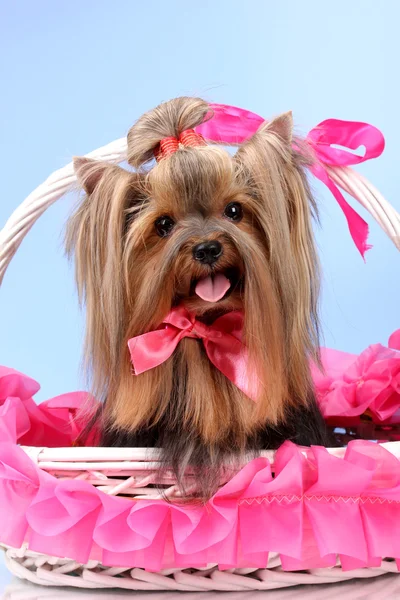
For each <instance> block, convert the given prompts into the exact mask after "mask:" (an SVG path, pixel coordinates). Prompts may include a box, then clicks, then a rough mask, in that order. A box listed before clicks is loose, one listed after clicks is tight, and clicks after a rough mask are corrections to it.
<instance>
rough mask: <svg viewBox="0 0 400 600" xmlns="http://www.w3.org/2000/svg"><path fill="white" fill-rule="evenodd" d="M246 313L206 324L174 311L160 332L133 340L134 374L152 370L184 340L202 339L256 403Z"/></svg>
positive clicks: (211, 356)
mask: <svg viewBox="0 0 400 600" xmlns="http://www.w3.org/2000/svg"><path fill="white" fill-rule="evenodd" d="M242 329H243V314H242V313H241V312H240V311H232V312H229V313H227V314H226V315H223V316H222V317H219V318H218V319H216V321H214V323H213V324H212V325H210V326H209V325H205V324H204V323H202V322H200V321H198V320H197V319H196V318H195V317H194V316H192V315H190V314H189V312H188V311H187V310H186V309H185V308H184V307H183V306H178V307H175V308H173V309H172V310H171V312H170V313H169V314H168V316H167V317H166V318H165V319H164V321H163V322H162V324H161V326H160V328H159V329H156V330H155V331H150V332H148V333H144V334H143V335H138V336H136V337H134V338H131V339H130V340H129V341H128V346H129V351H130V355H131V360H132V364H133V368H134V371H135V375H140V374H141V373H144V372H145V371H148V370H150V369H153V368H154V367H157V366H158V365H161V364H162V363H163V362H165V361H166V360H167V359H168V358H170V356H172V354H173V352H174V350H175V349H176V347H177V346H178V344H179V342H180V341H181V340H182V339H183V338H195V339H196V338H197V339H200V340H201V341H202V343H203V345H204V348H205V351H206V353H207V356H208V358H209V359H210V361H211V362H212V363H213V365H214V366H215V367H217V369H218V370H219V371H221V373H223V374H224V375H225V376H226V377H227V378H228V379H230V381H232V383H234V384H235V385H236V386H237V387H238V388H239V389H240V390H242V392H243V393H244V394H246V396H248V397H249V398H251V399H252V400H254V401H255V400H256V397H257V394H256V393H255V390H254V389H253V387H252V386H251V385H250V381H249V380H250V378H249V374H248V369H247V350H246V347H245V346H244V344H243V343H242Z"/></svg>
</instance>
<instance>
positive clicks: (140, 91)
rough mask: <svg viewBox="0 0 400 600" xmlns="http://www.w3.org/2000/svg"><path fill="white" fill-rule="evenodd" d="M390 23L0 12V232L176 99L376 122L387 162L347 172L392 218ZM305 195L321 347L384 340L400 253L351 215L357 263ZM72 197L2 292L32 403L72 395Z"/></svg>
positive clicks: (307, 117) (1, 356) (333, 214)
mask: <svg viewBox="0 0 400 600" xmlns="http://www.w3.org/2000/svg"><path fill="white" fill-rule="evenodd" d="M399 17H400V4H399V3H397V2H395V1H394V0H391V1H390V0H388V1H387V2H376V0H372V1H371V0H358V1H357V0H352V1H351V2H349V1H348V0H346V1H343V0H336V1H335V2H334V3H327V2H320V0H315V1H310V0H308V1H307V0H303V1H302V2H297V1H296V0H292V1H290V0H279V1H267V0H240V1H237V0H218V1H214V2H212V1H211V0H208V1H203V2H195V1H192V2H190V1H187V0H186V1H184V0H168V1H162V0H159V1H155V0H148V1H147V2H140V3H139V2H135V1H133V0H131V1H128V0H125V1H124V0H119V1H118V2H115V3H113V2H111V1H110V0H108V1H101V0H85V2H81V1H79V0H68V1H58V2H54V1H53V0H35V2H32V1H31V0H18V1H16V2H10V1H8V2H7V1H4V0H3V2H0V56H1V59H0V60H1V66H0V69H1V71H0V74H1V79H0V81H1V93H0V169H1V187H2V191H1V202H0V225H2V224H3V223H4V222H5V221H6V219H7V217H8V216H9V215H10V213H11V212H12V211H13V210H14V209H15V208H16V207H17V205H18V204H19V203H20V202H21V201H22V200H23V199H24V197H25V196H26V195H27V194H28V193H29V192H30V191H31V190H32V189H33V188H34V187H36V186H37V185H38V184H40V183H41V182H42V181H43V180H44V179H45V178H46V177H47V176H48V175H49V174H50V173H52V172H53V171H54V170H55V169H57V168H59V167H61V166H63V165H64V164H66V163H67V162H69V161H70V160H71V157H72V156H73V155H79V154H84V153H86V152H89V151H90V150H93V149H95V148H97V147H99V146H102V145H103V144H106V143H107V142H109V141H111V140H114V139H116V138H118V137H121V136H123V135H124V134H125V133H126V131H127V130H128V128H129V127H130V126H131V125H132V123H133V121H134V120H135V119H137V118H138V117H139V116H140V115H141V114H142V113H143V112H144V111H146V110H148V109H149V108H152V107H153V106H155V105H156V104H157V103H159V102H160V101H162V100H167V99H169V98H171V97H174V96H178V95H181V94H200V95H203V96H204V97H205V98H206V99H209V100H213V101H216V102H225V103H228V104H235V105H238V106H243V107H245V108H248V109H251V110H254V111H255V112H258V113H259V114H262V115H263V116H265V117H269V116H272V115H275V114H277V113H279V112H283V111H286V110H288V109H292V110H293V112H294V117H295V121H296V124H297V127H298V130H299V131H300V132H301V131H302V132H307V131H308V130H309V129H310V128H311V127H312V126H314V125H316V124H317V123H319V122H320V121H322V120H323V119H326V118H329V117H336V118H339V119H353V120H360V121H368V122H370V123H373V124H374V125H376V126H378V127H379V128H380V129H381V130H382V131H383V132H384V134H385V136H386V141H387V145H386V151H385V153H384V155H383V157H381V158H379V159H377V160H375V161H372V162H370V163H367V164H364V165H361V166H360V167H359V170H360V171H361V172H362V173H364V174H365V175H366V176H367V177H368V178H370V179H371V180H372V181H373V182H374V184H375V185H376V186H377V187H378V188H379V189H380V190H381V191H382V193H383V194H384V195H385V196H386V197H387V198H388V199H389V200H390V201H391V202H392V203H393V204H394V206H396V207H397V209H400V201H399V191H400V168H399V151H398V144H399V142H398V141H399V139H400V125H399V121H398V109H399V83H398V76H397V73H398V64H399V33H398V22H399ZM315 191H316V193H317V196H318V198H319V201H320V207H321V215H322V229H321V231H318V232H317V238H318V245H319V249H320V254H321V259H322V264H323V269H324V286H323V298H322V322H323V331H324V337H325V343H326V345H329V346H331V347H334V348H339V349H343V350H348V351H352V352H359V351H361V350H362V349H363V348H364V347H365V346H367V345H368V344H370V343H372V342H377V341H380V342H383V343H385V342H386V341H387V338H388V335H389V334H390V333H391V332H392V331H393V330H394V329H396V328H398V327H400V317H399V294H400V281H399V265H400V257H399V255H398V253H397V251H396V249H395V247H394V246H393V245H392V243H391V242H390V241H389V240H388V239H387V238H386V237H385V235H384V234H383V233H382V232H381V230H380V229H379V227H378V226H377V225H376V224H375V223H374V222H373V221H372V219H371V218H370V217H369V216H368V215H367V213H365V211H363V210H362V209H361V208H360V212H361V214H363V216H366V218H367V220H368V221H369V223H370V242H371V243H372V244H373V245H374V248H373V250H371V251H370V252H368V254H367V262H366V264H364V263H363V261H362V259H361V257H360V256H359V254H358V252H357V251H356V249H355V247H354V246H353V244H352V242H351V239H350V236H349V234H348V231H347V227H346V223H345V220H344V217H343V215H342V214H341V212H340V210H339V208H338V206H337V204H336V203H335V201H334V199H333V197H332V196H331V195H330V194H329V192H328V191H327V190H326V189H325V188H323V186H322V185H319V184H317V183H316V184H315ZM73 200H74V199H73V198H72V197H70V196H67V197H65V198H64V199H62V200H60V201H59V203H58V204H57V205H56V206H54V207H52V208H51V209H50V210H49V211H48V212H47V213H45V214H44V216H43V217H42V218H41V219H40V220H39V222H38V223H37V224H36V225H35V226H34V228H33V229H32V231H31V232H30V234H29V235H28V238H27V239H26V240H25V241H24V242H23V244H22V246H21V248H20V250H19V251H18V253H17V256H16V258H15V259H14V260H13V262H12V264H11V266H10V268H9V270H8V273H7V275H6V277H5V280H4V284H3V287H2V289H1V294H0V315H1V317H0V331H1V344H0V364H5V365H8V366H12V367H14V368H16V369H19V370H21V371H23V372H25V373H27V374H29V375H31V376H32V377H34V378H36V379H37V380H38V381H40V382H41V383H42V391H41V392H40V395H39V398H41V399H44V398H47V397H49V396H51V395H56V394H58V393H62V392H65V391H68V390H73V389H76V388H77V387H79V385H80V378H79V360H80V350H81V341H82V325H83V321H82V316H81V315H80V312H79V310H78V306H77V299H76V295H75V291H74V284H73V273H72V270H71V268H70V267H69V265H68V264H67V262H66V260H65V258H64V256H63V250H62V235H61V232H62V228H63V225H64V222H65V220H66V218H67V215H68V213H69V212H70V210H71V206H72V204H73Z"/></svg>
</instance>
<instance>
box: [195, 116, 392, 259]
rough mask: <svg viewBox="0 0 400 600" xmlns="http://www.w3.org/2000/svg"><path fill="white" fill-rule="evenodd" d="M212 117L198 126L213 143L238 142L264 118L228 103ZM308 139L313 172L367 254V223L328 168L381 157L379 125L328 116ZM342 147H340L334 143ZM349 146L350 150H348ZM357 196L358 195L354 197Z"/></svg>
mask: <svg viewBox="0 0 400 600" xmlns="http://www.w3.org/2000/svg"><path fill="white" fill-rule="evenodd" d="M210 108H211V110H212V111H213V117H212V118H211V119H210V120H209V121H206V122H205V123H202V124H201V125H199V126H198V127H196V131H197V132H198V133H201V135H203V137H205V138H206V139H208V140H212V141H214V142H219V143H226V144H234V145H239V144H242V143H243V142H245V141H246V140H247V139H248V138H249V137H250V136H252V135H253V134H254V133H255V132H256V131H257V129H258V128H259V127H260V125H261V124H262V123H263V122H264V119H263V118H262V117H260V116H259V115H256V114H255V113H252V112H250V111H248V110H244V109H242V108H237V107H235V106H227V105H225V104H210ZM306 139H307V141H308V143H309V144H310V146H311V147H312V148H313V150H314V153H315V156H316V159H317V161H316V162H315V163H314V164H313V165H312V167H311V172H312V173H313V175H315V177H317V178H318V179H320V180H321V181H322V182H323V183H324V184H325V185H326V186H327V187H328V188H329V190H330V191H331V192H332V194H333V195H334V197H335V198H336V200H337V202H338V204H339V206H340V208H341V209H342V211H343V213H344V215H345V217H346V220H347V224H348V227H349V230H350V235H351V237H352V238H353V241H354V243H355V245H356V246H357V248H358V250H359V252H360V253H361V255H362V256H363V257H364V254H365V252H366V250H368V249H369V248H370V246H368V244H367V238H368V225H367V223H366V222H365V221H364V219H362V218H361V217H360V215H359V214H358V213H357V212H356V211H355V210H354V209H353V208H352V207H351V206H350V205H349V204H348V202H347V201H346V200H345V198H344V196H343V194H342V192H341V191H340V189H339V188H338V186H337V185H336V183H335V182H334V181H333V180H332V179H331V177H330V175H329V172H328V169H327V167H329V166H333V167H335V166H346V165H355V164H358V163H361V162H364V161H366V160H369V159H370V158H376V157H377V156H380V155H381V154H382V152H383V150H384V147H385V139H384V137H383V135H382V133H381V132H380V131H379V129H377V128H376V127H373V126H372V125H368V124H367V123H359V122H357V121H340V120H337V119H328V120H326V121H323V122H322V123H320V124H319V125H317V126H316V127H314V129H312V130H311V131H310V133H309V134H308V135H307V138H306ZM335 145H336V146H342V148H341V149H339V148H334V146H335ZM360 146H364V147H365V154H364V155H363V156H360V155H358V154H353V153H352V152H351V150H357V149H358V148H360ZM346 148H348V149H349V150H350V151H349V150H347V149H346ZM354 198H356V200H357V197H356V196H354Z"/></svg>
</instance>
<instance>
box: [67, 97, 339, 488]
mask: <svg viewBox="0 0 400 600" xmlns="http://www.w3.org/2000/svg"><path fill="white" fill-rule="evenodd" d="M207 113H208V105H207V104H206V103H205V102H203V101H202V100H200V99H192V98H179V99H176V100H173V101H171V102H169V103H165V104H163V105H161V106H160V107H157V109H155V110H154V111H151V112H150V113H147V114H146V115H145V116H144V117H142V118H141V119H140V120H139V121H138V123H137V124H136V125H134V126H133V128H132V129H131V131H130V133H129V135H128V144H129V146H128V160H129V161H130V163H131V165H132V166H133V167H134V168H135V169H136V171H135V172H129V171H126V170H124V169H121V168H119V167H116V166H110V165H106V164H104V163H97V162H95V161H89V160H88V159H77V161H76V172H77V175H78V178H79V180H80V182H81V184H82V186H83V188H84V189H85V191H86V196H85V198H84V200H83V202H82V203H81V205H80V206H79V207H78V209H77V211H76V213H75V214H74V215H73V216H72V218H71V220H70V223H69V226H68V230H67V249H68V252H69V253H70V254H71V255H72V254H74V255H75V262H76V276H77V283H78V289H79V291H80V295H81V299H82V301H83V302H84V303H85V305H86V315H87V328H86V343H85V355H86V364H87V367H88V371H89V372H90V374H91V382H92V391H93V393H94V394H95V395H96V396H97V397H98V398H99V399H101V400H102V401H103V406H102V408H101V409H100V410H99V411H98V413H97V415H95V416H94V417H93V418H92V420H91V421H90V422H89V425H88V428H87V430H86V433H88V431H89V429H90V427H91V426H92V425H95V421H96V420H97V425H100V428H101V431H102V435H101V440H100V443H101V444H103V445H129V446H137V445H143V446H156V447H161V448H163V463H164V465H168V466H172V468H173V469H174V471H175V473H176V475H177V476H178V479H179V481H180V483H181V485H182V487H184V486H185V477H184V472H185V469H186V467H189V468H191V469H194V472H195V474H196V476H197V480H198V481H199V482H200V484H201V489H202V494H204V497H208V496H209V495H210V494H211V493H213V491H215V489H216V486H217V485H218V480H219V475H220V472H221V468H222V466H223V465H224V464H225V465H226V464H228V463H230V464H233V463H235V464H239V463H240V462H241V461H243V460H244V457H245V456H248V455H249V453H250V454H252V455H255V454H256V453H257V452H258V451H260V450H261V449H264V448H271V449H272V448H276V447H278V446H279V445H280V443H282V441H284V440H285V439H291V440H293V441H295V442H296V443H300V444H303V445H309V444H326V443H327V442H328V437H327V434H326V430H325V427H324V423H323V419H322V417H321V416H320V414H319V411H318V409H317V406H316V402H315V398H314V394H313V385H312V381H311V376H310V367H309V361H310V359H314V360H315V361H316V362H318V360H319V342H318V316H317V302H318V291H319V267H318V260H317V255H316V251H315V245H314V240H313V235H312V226H311V217H312V214H314V215H315V214H316V206H315V203H314V201H313V198H312V196H311V193H310V190H309V187H308V183H307V179H306V176H305V173H304V167H305V159H304V150H303V152H302V153H300V152H296V151H294V150H293V149H292V138H291V117H290V115H284V116H283V117H280V118H278V119H276V120H275V121H273V122H272V123H270V124H266V125H263V126H262V127H261V128H260V130H259V131H258V132H257V133H256V134H255V135H254V136H253V137H252V138H251V139H250V140H249V141H248V142H246V143H245V144H243V145H242V147H241V148H240V149H239V151H238V152H237V153H236V155H235V156H234V157H231V156H230V155H229V154H228V153H227V152H226V151H225V150H223V149H221V148H219V147H215V146H204V147H198V148H182V149H180V150H179V151H178V152H176V153H175V154H173V155H172V156H170V157H168V158H165V159H162V160H161V161H160V162H159V163H158V164H157V165H155V166H152V165H150V167H149V166H148V163H149V160H150V159H151V157H152V156H153V153H154V149H155V147H156V146H157V144H158V143H159V141H160V139H162V138H163V137H167V136H171V135H174V136H177V135H179V133H180V132H181V131H183V130H185V129H189V128H193V127H195V126H196V125H198V124H199V123H201V122H202V121H203V120H204V118H205V117H206V115H207ZM297 145H298V146H299V145H301V141H300V140H298V141H297ZM145 165H147V170H145V168H144V167H145ZM232 201H238V202H240V203H241V204H242V206H243V209H244V214H245V217H244V219H243V221H242V222H241V223H240V224H235V223H232V222H229V221H228V220H227V219H224V218H222V214H223V209H224V206H225V205H226V204H227V203H229V202H232ZM163 214H168V215H173V216H174V219H175V221H176V227H175V230H174V231H173V232H172V235H170V236H168V237H167V238H165V239H161V238H159V237H158V236H157V234H156V233H155V230H154V222H155V220H156V219H157V218H158V217H159V216H161V215H163ZM204 239H206V240H207V239H218V240H220V241H221V243H222V244H223V246H224V254H223V256H222V259H221V261H220V263H219V264H218V268H219V269H225V268H229V267H232V266H235V268H237V269H239V270H240V273H241V277H242V281H243V282H244V283H243V287H242V288H240V290H239V292H238V293H234V294H232V296H231V297H229V298H228V299H227V300H224V301H222V303H221V304H219V306H218V307H213V310H216V311H219V313H217V312H216V313H215V315H217V314H220V311H221V310H222V311H225V312H226V311H228V310H232V309H237V308H242V309H243V311H244V318H245V322H244V339H245V343H246V346H247V348H248V352H249V357H250V364H251V365H252V372H251V376H252V377H253V378H254V380H255V382H256V383H257V385H258V389H259V390H260V394H259V398H258V401H257V402H253V401H252V400H250V399H249V398H247V397H246V396H244V394H243V393H242V392H240V390H238V388H236V386H235V385H234V384H232V383H231V382H230V381H229V380H228V379H227V378H225V377H224V376H223V375H222V374H221V373H220V372H219V371H218V370H217V369H216V368H215V367H213V365H212V364H211V363H210V362H209V361H208V359H207V357H206V355H205V351H204V348H203V346H202V344H201V342H200V341H198V340H193V339H186V340H182V341H181V343H180V345H179V347H178V349H177V351H176V352H175V354H174V356H173V357H171V358H170V359H169V360H167V361H166V362H165V363H163V364H162V365H160V366H159V367H157V368H155V369H152V370H150V371H147V372H145V373H143V374H142V375H140V376H135V375H134V374H133V373H132V367H131V364H130V358H129V352H128V348H127V341H128V339H129V338H131V337H134V336H136V335H140V334H142V333H145V332H147V331H151V330H152V329H155V328H156V327H157V326H159V324H160V323H161V322H162V320H163V318H164V317H165V316H166V314H167V313H168V312H169V310H170V309H171V306H173V305H174V304H177V303H178V302H181V301H182V302H184V303H185V304H186V306H187V308H188V309H189V310H192V312H195V313H196V314H197V315H198V316H199V317H200V318H204V319H206V320H207V319H208V320H209V321H212V318H213V312H212V311H209V310H208V307H207V306H204V303H203V305H202V304H201V303H200V304H199V302H198V299H196V298H192V297H191V296H190V295H189V294H188V291H189V289H190V282H191V281H192V280H193V279H194V278H200V277H201V276H204V275H205V272H204V267H202V266H201V265H198V264H195V261H193V257H192V248H193V245H194V244H196V243H198V242H199V241H203V240H204Z"/></svg>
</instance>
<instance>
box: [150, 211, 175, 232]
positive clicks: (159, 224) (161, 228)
mask: <svg viewBox="0 0 400 600" xmlns="http://www.w3.org/2000/svg"><path fill="white" fill-rule="evenodd" d="M174 225H175V222H174V221H173V220H172V219H171V217H168V215H164V216H163V217H160V218H159V219H157V221H156V222H155V223H154V226H155V228H156V231H157V235H159V236H160V237H165V236H167V235H169V234H170V233H171V231H172V230H173V228H174Z"/></svg>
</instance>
